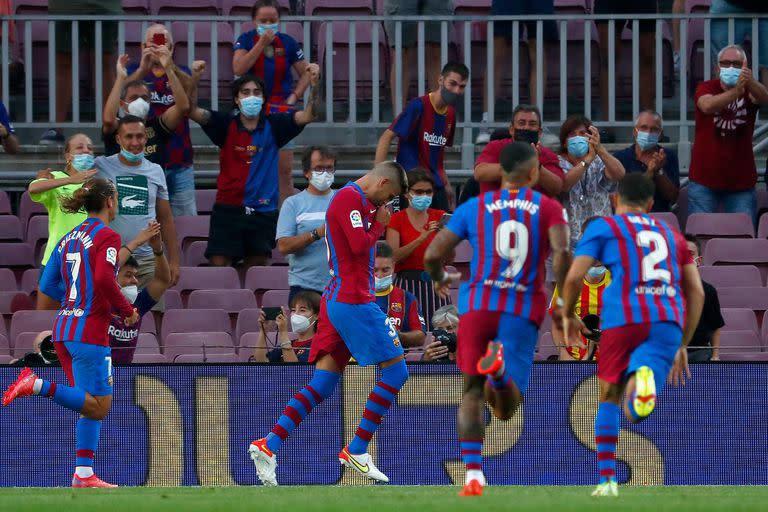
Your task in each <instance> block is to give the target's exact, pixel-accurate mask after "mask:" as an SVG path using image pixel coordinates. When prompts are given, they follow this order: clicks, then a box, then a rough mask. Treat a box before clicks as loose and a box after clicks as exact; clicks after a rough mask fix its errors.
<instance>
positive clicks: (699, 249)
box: [683, 233, 701, 254]
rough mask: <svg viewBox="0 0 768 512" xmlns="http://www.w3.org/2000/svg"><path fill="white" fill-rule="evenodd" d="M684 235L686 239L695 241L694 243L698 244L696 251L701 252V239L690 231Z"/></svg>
mask: <svg viewBox="0 0 768 512" xmlns="http://www.w3.org/2000/svg"><path fill="white" fill-rule="evenodd" d="M683 236H684V237H685V241H686V242H691V243H693V245H695V246H696V252H697V253H699V254H701V242H699V239H698V238H696V236H695V235H692V234H690V233H686V234H685V235H683Z"/></svg>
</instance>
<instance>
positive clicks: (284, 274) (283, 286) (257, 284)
mask: <svg viewBox="0 0 768 512" xmlns="http://www.w3.org/2000/svg"><path fill="white" fill-rule="evenodd" d="M243 287H244V288H245V289H246V290H252V291H254V292H255V293H256V296H257V297H258V298H261V297H262V295H264V293H265V292H267V291H269V290H288V289H289V286H288V267H274V266H272V267H251V268H249V269H248V272H247V273H246V274H245V285H244V286H243ZM286 306H287V304H286Z"/></svg>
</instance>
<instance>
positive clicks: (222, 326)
mask: <svg viewBox="0 0 768 512" xmlns="http://www.w3.org/2000/svg"><path fill="white" fill-rule="evenodd" d="M161 331H162V340H163V345H167V339H168V336H169V335H170V334H173V333H191V332H196V333H201V332H226V333H231V332H232V327H231V324H230V321H229V315H228V314H227V312H226V311H224V310H223V309H172V310H170V311H166V312H165V314H164V315H163V325H162V327H161Z"/></svg>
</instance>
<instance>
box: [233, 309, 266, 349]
mask: <svg viewBox="0 0 768 512" xmlns="http://www.w3.org/2000/svg"><path fill="white" fill-rule="evenodd" d="M260 315H261V310H260V309H258V308H250V309H244V310H242V311H240V313H239V314H238V315H237V326H236V327H235V343H237V344H238V345H242V344H243V341H242V339H243V336H245V335H246V334H248V333H251V334H256V333H258V332H259V331H261V324H260V323H259V318H260ZM253 346H255V345H253Z"/></svg>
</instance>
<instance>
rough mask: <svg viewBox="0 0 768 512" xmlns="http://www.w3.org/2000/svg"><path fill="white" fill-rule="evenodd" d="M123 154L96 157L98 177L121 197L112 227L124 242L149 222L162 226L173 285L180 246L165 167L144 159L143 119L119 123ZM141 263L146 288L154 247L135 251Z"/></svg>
mask: <svg viewBox="0 0 768 512" xmlns="http://www.w3.org/2000/svg"><path fill="white" fill-rule="evenodd" d="M115 140H116V142H117V144H118V145H119V146H120V152H119V153H118V154H116V155H112V156H100V157H97V158H96V169H97V170H98V171H99V174H100V175H101V176H102V177H104V178H107V179H108V180H110V181H112V182H113V183H114V184H115V186H116V188H117V194H118V197H119V201H118V203H119V204H118V210H117V216H116V217H115V220H114V221H112V224H111V225H110V227H111V228H112V229H114V230H115V231H117V233H118V234H119V235H120V237H121V238H122V239H123V241H126V240H133V239H134V238H135V237H136V236H137V235H138V234H139V233H140V232H141V231H142V230H143V229H144V228H145V227H146V226H147V225H148V224H149V223H150V222H152V221H154V220H157V221H158V222H159V223H160V228H161V230H162V237H163V240H164V241H165V247H166V250H167V251H168V261H169V265H170V269H171V285H173V284H176V282H177V281H178V280H179V245H178V243H177V241H176V227H175V225H174V223H173V214H172V213H171V205H170V204H169V203H168V187H167V186H166V183H165V173H164V172H163V169H162V167H160V166H159V165H157V164H154V163H152V162H150V161H149V160H147V159H146V158H144V150H145V147H146V143H147V130H146V127H145V125H144V121H142V119H141V118H139V117H136V116H134V115H131V114H128V115H126V116H124V117H122V118H121V119H120V120H119V121H118V122H117V135H116V137H115ZM133 254H134V257H135V258H136V261H137V262H138V264H139V270H138V279H139V287H140V288H144V287H146V286H147V285H148V284H149V281H150V280H151V279H152V278H153V276H154V275H155V257H154V256H153V254H152V247H150V246H149V245H143V246H141V247H139V248H137V249H136V250H135V251H134V253H133Z"/></svg>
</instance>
